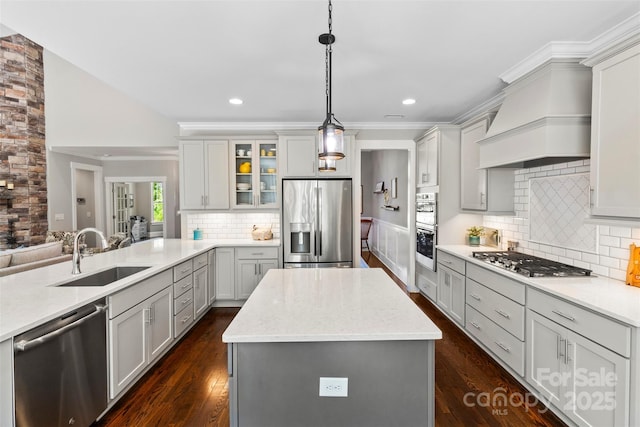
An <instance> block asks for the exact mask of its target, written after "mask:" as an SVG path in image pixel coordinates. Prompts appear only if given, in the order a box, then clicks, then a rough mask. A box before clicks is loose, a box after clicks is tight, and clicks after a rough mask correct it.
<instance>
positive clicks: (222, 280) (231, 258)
mask: <svg viewBox="0 0 640 427" xmlns="http://www.w3.org/2000/svg"><path fill="white" fill-rule="evenodd" d="M215 258H216V300H218V301H221V300H233V299H235V268H234V267H235V250H234V248H216V257H215Z"/></svg>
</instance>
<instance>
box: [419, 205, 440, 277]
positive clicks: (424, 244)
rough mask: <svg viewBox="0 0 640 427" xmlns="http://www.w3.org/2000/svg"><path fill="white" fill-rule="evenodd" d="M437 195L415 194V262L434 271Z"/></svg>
mask: <svg viewBox="0 0 640 427" xmlns="http://www.w3.org/2000/svg"><path fill="white" fill-rule="evenodd" d="M436 200H437V193H418V194H416V261H418V263H420V264H421V265H423V266H425V267H427V268H429V269H431V270H433V271H436V250H435V247H436V244H437V242H438V239H437V237H438V222H437V203H436Z"/></svg>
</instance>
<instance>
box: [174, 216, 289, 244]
mask: <svg viewBox="0 0 640 427" xmlns="http://www.w3.org/2000/svg"><path fill="white" fill-rule="evenodd" d="M185 215H187V236H188V238H192V236H193V230H195V229H196V228H199V229H200V230H202V237H203V238H204V239H250V238H251V230H252V228H253V226H254V225H257V226H258V227H269V226H271V231H272V232H273V238H274V239H279V238H280V214H279V213H277V212H274V213H272V212H233V213H228V212H224V213H188V214H185Z"/></svg>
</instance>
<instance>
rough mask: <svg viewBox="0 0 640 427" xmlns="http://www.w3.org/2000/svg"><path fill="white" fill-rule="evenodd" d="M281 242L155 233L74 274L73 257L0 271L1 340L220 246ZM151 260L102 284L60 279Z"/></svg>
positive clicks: (90, 259)
mask: <svg viewBox="0 0 640 427" xmlns="http://www.w3.org/2000/svg"><path fill="white" fill-rule="evenodd" d="M225 246H226V247H242V246H251V247H255V246H263V247H274V246H275V247H277V246H280V240H277V239H274V240H266V241H256V240H251V239H216V240H182V239H151V240H147V241H143V242H139V243H135V244H133V245H131V246H129V247H127V248H122V249H118V250H114V251H109V252H105V253H101V254H96V255H93V256H89V257H85V258H83V259H82V261H81V269H82V274H81V275H75V276H74V275H72V274H71V261H66V262H62V263H58V264H54V265H50V266H46V267H42V268H38V269H34V270H29V271H24V272H21V273H16V274H12V275H9V276H4V277H0V341H3V340H5V339H7V338H10V337H12V336H15V335H18V334H20V333H22V332H24V331H27V330H29V329H31V328H33V327H35V326H37V325H40V324H42V323H44V322H46V321H48V320H51V319H54V318H56V317H58V316H60V315H62V314H65V313H67V312H68V311H71V310H73V309H75V308H78V307H81V306H83V305H85V304H88V303H90V302H92V301H95V300H98V299H100V298H103V297H105V296H107V295H111V294H114V293H116V292H118V291H120V290H122V289H124V288H126V287H128V286H131V285H132V284H134V283H136V282H139V281H140V280H142V279H145V278H147V277H151V276H153V275H154V274H157V273H159V272H161V271H163V270H166V269H167V268H169V267H172V266H174V265H176V264H179V263H180V262H182V261H184V260H186V259H189V258H191V257H193V256H195V255H199V254H201V253H204V252H207V251H208V250H210V249H213V248H216V247H225ZM124 265H129V266H149V267H150V268H148V269H146V270H143V271H141V272H139V273H136V274H134V275H132V276H129V277H127V278H124V279H122V280H118V281H116V282H113V283H112V284H109V285H107V286H101V287H88V286H85V287H57V286H56V285H58V284H61V283H64V282H67V281H69V280H73V279H76V278H78V277H82V276H87V275H90V274H92V273H95V272H97V271H100V270H104V269H107V268H110V267H114V266H124Z"/></svg>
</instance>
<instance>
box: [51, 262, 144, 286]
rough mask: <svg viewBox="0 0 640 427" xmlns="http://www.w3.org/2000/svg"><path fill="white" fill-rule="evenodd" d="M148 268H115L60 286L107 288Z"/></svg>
mask: <svg viewBox="0 0 640 427" xmlns="http://www.w3.org/2000/svg"><path fill="white" fill-rule="evenodd" d="M147 268H149V267H129V266H126V267H125V266H121V267H113V268H110V269H108V270H103V271H100V272H98V273H94V274H90V275H89V276H84V277H79V278H77V279H75V280H70V281H68V282H65V283H62V284H60V285H58V286H106V285H109V284H111V283H113V282H115V281H117V280H120V279H124V278H125V277H128V276H131V275H132V274H136V273H138V272H140V271H142V270H146V269H147Z"/></svg>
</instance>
